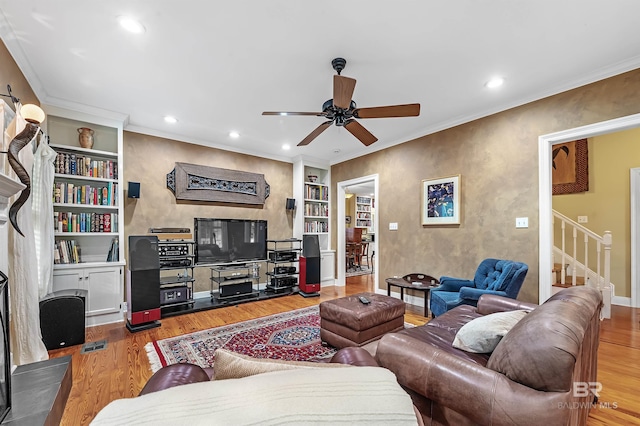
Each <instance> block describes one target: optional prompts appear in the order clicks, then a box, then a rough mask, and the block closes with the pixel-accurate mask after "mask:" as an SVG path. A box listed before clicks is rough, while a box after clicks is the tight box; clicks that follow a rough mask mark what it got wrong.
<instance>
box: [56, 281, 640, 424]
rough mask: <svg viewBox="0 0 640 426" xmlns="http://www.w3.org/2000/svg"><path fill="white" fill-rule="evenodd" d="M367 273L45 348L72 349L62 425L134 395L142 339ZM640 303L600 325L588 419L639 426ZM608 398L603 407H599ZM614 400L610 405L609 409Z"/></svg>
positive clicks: (364, 285) (353, 284)
mask: <svg viewBox="0 0 640 426" xmlns="http://www.w3.org/2000/svg"><path fill="white" fill-rule="evenodd" d="M373 285H374V283H373V276H372V275H362V276H357V277H351V278H348V279H347V286H345V287H324V288H323V289H322V290H321V295H320V297H315V298H303V297H301V296H299V295H293V296H285V297H281V298H276V299H271V300H264V301H258V302H251V303H244V304H240V305H236V306H229V307H225V308H218V309H212V310H209V311H204V312H198V313H194V314H186V315H181V316H176V317H171V318H166V319H163V320H162V326H161V327H158V328H154V329H151V330H146V331H141V332H138V333H133V334H132V333H130V332H129V331H127V329H126V328H125V327H124V324H123V323H119V324H109V325H104V326H98V327H91V328H87V335H86V341H87V342H93V341H98V340H102V339H106V340H107V348H106V349H104V350H101V351H97V352H94V353H89V354H85V355H82V354H80V349H81V346H80V345H78V346H74V347H71V348H65V349H59V350H56V351H50V352H49V355H50V357H51V358H56V357H60V356H64V355H71V356H72V368H73V387H72V389H71V394H70V396H69V400H68V402H67V406H66V408H65V411H64V415H63V417H62V425H69V426H76V425H86V424H89V422H90V421H91V420H92V419H93V418H94V417H95V415H96V414H97V412H98V411H100V409H102V408H103V407H104V406H105V405H107V404H108V403H109V402H110V401H112V400H114V399H118V398H130V397H134V396H136V395H137V394H138V393H139V392H140V389H142V387H143V385H144V384H145V383H146V381H147V380H148V379H149V377H151V370H150V368H149V363H148V361H147V355H146V353H145V349H144V346H145V345H146V344H147V343H149V342H151V341H152V340H158V339H164V338H167V337H172V336H177V335H180V334H184V333H190V332H193V331H198V330H203V329H207V328H212V327H217V326H220V325H225V324H231V323H235V322H239V321H244V320H248V319H252V318H256V317H260V316H265V315H271V314H275V313H280V312H286V311H289V310H292V309H298V308H303V307H306V306H312V305H316V304H318V303H320V302H321V301H323V300H330V299H334V298H336V297H342V296H345V295H348V294H354V293H360V292H362V291H372V289H373ZM422 314H423V308H422V307H419V306H413V305H407V313H406V315H405V321H406V322H408V323H411V324H414V325H422V324H424V323H425V322H426V321H427V319H426V318H425V317H424V316H422ZM639 321H640V309H631V308H623V307H614V308H613V312H612V319H611V320H608V321H604V322H603V323H602V329H601V339H600V350H599V360H598V368H599V370H598V379H599V380H600V381H601V382H602V385H603V389H602V392H601V394H600V402H601V403H603V404H602V408H600V407H599V408H595V409H592V410H591V414H590V416H589V422H588V424H589V425H618V424H619V425H630V424H637V425H640V398H639V397H638V393H637V391H638V388H640V323H639ZM606 403H608V404H609V408H607V407H606V405H607V404H606ZM614 404H615V405H616V408H612V407H613V406H614Z"/></svg>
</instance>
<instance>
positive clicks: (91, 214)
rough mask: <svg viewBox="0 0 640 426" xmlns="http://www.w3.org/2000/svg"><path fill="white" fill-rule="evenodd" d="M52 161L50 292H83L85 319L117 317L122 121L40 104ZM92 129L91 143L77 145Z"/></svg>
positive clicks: (120, 277)
mask: <svg viewBox="0 0 640 426" xmlns="http://www.w3.org/2000/svg"><path fill="white" fill-rule="evenodd" d="M43 107H44V108H43V109H45V112H46V113H47V120H46V131H47V135H48V136H49V141H50V146H51V148H53V149H54V150H55V151H56V153H57V155H56V158H55V159H54V182H53V187H52V189H51V191H52V193H51V196H52V200H53V228H54V239H55V244H54V247H52V250H53V251H54V265H53V275H54V279H53V290H54V291H57V290H66V289H84V290H87V291H88V301H87V303H86V304H85V306H86V308H87V323H88V324H89V325H96V324H102V323H107V322H114V321H120V320H122V315H121V312H120V306H121V304H122V302H123V288H124V284H123V272H124V271H123V270H124V248H123V247H122V245H121V242H122V241H123V239H124V232H123V231H124V230H123V229H122V228H123V227H122V223H123V221H122V218H123V214H124V208H123V206H122V194H123V188H122V180H121V178H122V170H123V169H122V137H123V135H122V132H123V122H121V121H119V120H117V119H111V118H104V117H98V116H93V115H89V114H85V113H80V112H75V111H70V110H67V109H63V108H59V107H52V106H43ZM81 128H90V129H91V130H92V131H93V141H94V143H93V147H92V148H83V147H81V146H80V143H79V131H78V129H81Z"/></svg>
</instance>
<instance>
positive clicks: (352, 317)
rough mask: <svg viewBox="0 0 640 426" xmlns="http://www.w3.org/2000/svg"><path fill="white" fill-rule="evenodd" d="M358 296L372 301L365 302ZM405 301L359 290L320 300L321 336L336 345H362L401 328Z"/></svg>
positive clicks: (342, 346) (324, 340)
mask: <svg viewBox="0 0 640 426" xmlns="http://www.w3.org/2000/svg"><path fill="white" fill-rule="evenodd" d="M358 296H364V297H366V298H367V299H369V300H370V302H371V303H369V304H368V305H365V304H363V303H361V302H360V300H359V299H358ZM404 307H405V306H404V302H403V301H402V300H399V299H395V298H393V297H389V296H384V295H381V294H375V293H360V294H355V295H353V296H347V297H341V298H339V299H334V300H327V301H325V302H322V303H320V339H321V340H322V341H323V342H326V343H328V344H330V345H331V346H334V347H336V348H345V347H348V346H363V345H366V344H367V343H370V342H373V341H374V340H377V339H379V338H381V337H382V336H383V335H384V334H386V333H391V332H393V331H398V330H402V329H403V328H404Z"/></svg>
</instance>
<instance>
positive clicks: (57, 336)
mask: <svg viewBox="0 0 640 426" xmlns="http://www.w3.org/2000/svg"><path fill="white" fill-rule="evenodd" d="M86 299H87V290H81V289H78V290H60V291H56V292H53V293H51V294H49V295H47V296H45V298H44V299H42V300H41V301H40V330H41V332H42V341H43V342H44V346H45V347H46V348H47V350H52V349H60V348H66V347H68V346H73V345H80V344H82V343H84V332H85V324H84V312H85V302H86Z"/></svg>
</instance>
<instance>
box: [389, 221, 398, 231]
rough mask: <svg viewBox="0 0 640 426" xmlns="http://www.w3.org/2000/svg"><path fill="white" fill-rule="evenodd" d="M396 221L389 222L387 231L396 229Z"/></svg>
mask: <svg viewBox="0 0 640 426" xmlns="http://www.w3.org/2000/svg"><path fill="white" fill-rule="evenodd" d="M397 230H398V222H389V231H397Z"/></svg>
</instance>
